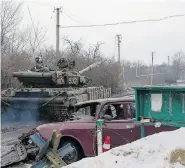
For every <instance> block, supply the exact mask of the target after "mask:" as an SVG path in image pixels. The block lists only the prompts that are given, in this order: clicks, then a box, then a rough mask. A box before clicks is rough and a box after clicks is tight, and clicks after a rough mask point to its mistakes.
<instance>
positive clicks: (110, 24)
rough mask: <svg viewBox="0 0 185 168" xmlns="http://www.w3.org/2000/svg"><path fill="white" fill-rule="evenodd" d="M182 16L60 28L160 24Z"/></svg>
mask: <svg viewBox="0 0 185 168" xmlns="http://www.w3.org/2000/svg"><path fill="white" fill-rule="evenodd" d="M182 16H185V14H180V15H171V16H166V17H162V18H158V19H144V20H133V21H123V22H117V23H106V24H92V25H80V26H60V28H83V27H105V26H115V25H120V24H132V23H142V22H158V21H163V20H167V19H170V18H175V17H182Z"/></svg>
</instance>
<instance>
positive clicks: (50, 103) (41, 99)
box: [1, 57, 111, 121]
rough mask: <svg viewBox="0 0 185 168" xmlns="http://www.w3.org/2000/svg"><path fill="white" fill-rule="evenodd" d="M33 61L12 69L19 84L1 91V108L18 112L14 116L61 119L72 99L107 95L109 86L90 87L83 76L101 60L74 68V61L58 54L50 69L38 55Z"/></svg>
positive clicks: (81, 99) (69, 110) (65, 115)
mask: <svg viewBox="0 0 185 168" xmlns="http://www.w3.org/2000/svg"><path fill="white" fill-rule="evenodd" d="M35 62H36V65H35V66H34V67H33V68H32V69H30V70H27V71H19V72H14V73H13V77H16V78H17V79H18V80H19V81H20V82H21V83H22V84H23V87H22V88H20V89H7V90H5V91H3V92H2V98H1V102H2V103H1V104H2V105H1V107H3V109H2V111H4V112H5V111H11V112H13V113H15V114H16V115H12V116H18V120H19V119H20V118H21V117H23V116H24V117H27V118H28V119H29V116H31V115H32V114H34V115H36V114H37V117H36V116H35V117H36V118H37V119H38V117H39V118H42V119H43V118H45V117H46V116H47V118H49V119H52V121H63V120H66V119H69V117H70V115H71V110H72V109H73V108H74V105H75V103H77V102H80V101H85V100H92V99H97V98H107V97H110V95H111V89H110V88H107V89H106V88H104V87H90V84H91V81H92V80H91V78H89V77H88V76H83V73H84V72H86V71H89V70H91V69H92V68H95V67H97V66H99V64H100V63H101V61H99V62H96V63H93V64H91V65H89V66H88V67H86V68H84V69H82V70H80V71H79V72H77V71H75V70H74V69H75V61H74V60H72V59H68V58H61V59H60V60H59V61H58V62H57V67H58V68H56V69H54V70H53V69H50V68H49V67H48V66H47V65H45V64H44V63H43V60H42V58H41V57H36V59H35ZM4 107H5V108H4ZM20 113H21V114H20ZM28 113H29V114H28ZM24 117H23V118H24ZM8 118H10V116H9V117H8ZM32 118H33V117H32Z"/></svg>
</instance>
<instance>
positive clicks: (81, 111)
mask: <svg viewBox="0 0 185 168" xmlns="http://www.w3.org/2000/svg"><path fill="white" fill-rule="evenodd" d="M99 109H100V104H99V103H88V104H82V105H80V106H76V108H75V111H76V113H75V116H76V117H77V118H78V119H94V118H95V116H96V112H97V111H98V110H99Z"/></svg>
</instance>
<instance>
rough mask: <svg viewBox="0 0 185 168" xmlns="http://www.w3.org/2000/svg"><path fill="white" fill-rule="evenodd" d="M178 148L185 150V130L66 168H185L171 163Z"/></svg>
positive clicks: (163, 133)
mask: <svg viewBox="0 0 185 168" xmlns="http://www.w3.org/2000/svg"><path fill="white" fill-rule="evenodd" d="M177 148H181V149H185V128H180V129H178V130H175V131H169V132H161V133H158V134H154V135H151V136H148V137H145V138H142V139H140V140H137V141H135V142H132V143H130V144H126V145H123V146H119V147H116V148H113V149H111V150H110V151H108V152H105V153H103V154H101V155H99V156H96V157H91V158H85V159H82V160H81V161H79V162H76V163H73V164H71V165H68V166H66V167H65V168H185V166H183V165H181V164H180V163H175V164H171V163H170V161H169V160H170V154H171V152H172V150H174V149H177Z"/></svg>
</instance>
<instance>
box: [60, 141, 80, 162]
mask: <svg viewBox="0 0 185 168" xmlns="http://www.w3.org/2000/svg"><path fill="white" fill-rule="evenodd" d="M67 144H71V146H72V147H73V148H74V152H73V153H72V154H69V155H68V156H65V157H64V158H63V160H64V162H65V163H66V164H71V163H74V162H77V161H78V160H80V159H81V158H82V157H81V154H80V148H79V146H78V144H76V143H75V142H72V141H65V142H63V143H62V144H61V145H60V148H62V147H64V146H65V145H67Z"/></svg>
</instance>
